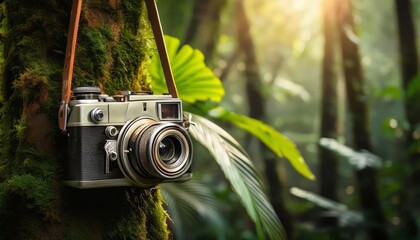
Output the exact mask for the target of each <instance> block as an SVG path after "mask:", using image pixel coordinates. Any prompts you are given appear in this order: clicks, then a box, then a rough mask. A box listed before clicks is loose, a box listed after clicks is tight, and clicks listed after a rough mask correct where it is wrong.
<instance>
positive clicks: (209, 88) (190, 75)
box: [149, 36, 225, 103]
mask: <svg viewBox="0 0 420 240" xmlns="http://www.w3.org/2000/svg"><path fill="white" fill-rule="evenodd" d="M165 41H166V45H167V49H168V55H169V60H170V62H171V66H172V71H173V74H174V78H175V82H176V85H177V88H178V91H179V96H180V98H181V99H182V100H183V101H186V102H189V103H194V102H196V101H207V100H211V101H213V102H220V101H221V100H222V97H223V95H224V93H225V92H224V89H223V86H222V83H221V81H220V80H219V79H218V78H217V77H216V76H215V75H214V73H213V72H212V71H211V70H210V69H209V68H208V67H207V66H206V65H205V63H204V55H203V54H202V53H201V52H200V51H199V50H197V49H193V48H192V47H190V46H188V45H184V46H182V47H180V44H181V43H180V41H179V40H178V39H176V38H174V37H170V36H165ZM149 72H150V75H151V77H152V81H153V84H152V85H153V91H154V92H156V93H167V92H168V90H167V88H166V83H165V77H164V75H163V71H162V67H161V65H160V60H159V57H158V55H155V56H153V58H152V63H151V65H150V68H149Z"/></svg>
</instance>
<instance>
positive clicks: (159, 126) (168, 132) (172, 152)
mask: <svg viewBox="0 0 420 240" xmlns="http://www.w3.org/2000/svg"><path fill="white" fill-rule="evenodd" d="M117 142H118V152H119V155H120V157H119V161H118V163H119V166H120V168H121V171H122V172H123V174H124V175H125V176H126V177H129V178H130V179H131V180H133V182H135V183H136V184H137V185H140V186H150V185H155V184H157V183H159V182H162V181H165V180H174V179H177V178H179V177H181V176H182V175H184V174H185V173H186V172H187V171H188V170H189V169H190V166H191V161H192V160H191V159H192V143H191V138H190V136H189V135H188V133H187V132H186V131H185V130H184V128H183V127H182V126H180V125H178V124H175V123H167V122H157V121H155V120H153V119H151V118H145V117H143V118H137V119H134V120H132V121H131V122H129V123H127V124H126V125H125V126H124V127H123V129H121V134H120V135H119V137H118V140H117Z"/></svg>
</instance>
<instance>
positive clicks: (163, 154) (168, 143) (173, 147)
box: [159, 136, 182, 164]
mask: <svg viewBox="0 0 420 240" xmlns="http://www.w3.org/2000/svg"><path fill="white" fill-rule="evenodd" d="M181 150H182V149H181V143H180V142H179V140H178V139H177V138H176V137H174V136H170V137H166V138H164V139H163V140H162V141H161V142H160V143H159V158H160V159H162V161H163V162H164V163H166V164H170V163H171V162H173V161H174V160H176V159H177V158H179V156H180V155H181Z"/></svg>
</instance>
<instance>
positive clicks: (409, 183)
mask: <svg viewBox="0 0 420 240" xmlns="http://www.w3.org/2000/svg"><path fill="white" fill-rule="evenodd" d="M395 6H396V16H397V24H398V33H399V34H398V37H399V47H400V59H401V60H400V62H401V63H400V64H401V73H402V85H403V88H404V90H405V99H404V104H405V115H406V119H407V122H408V123H409V129H408V131H407V132H406V136H405V141H406V149H407V152H408V156H407V157H408V162H407V164H408V165H410V166H411V167H410V169H412V172H410V173H409V174H408V179H407V180H406V186H405V188H406V189H405V190H404V193H403V196H402V200H403V201H404V204H403V206H402V208H403V209H402V221H403V224H404V225H405V227H406V231H407V234H408V238H410V239H414V238H418V237H419V232H418V224H417V223H416V220H415V213H414V214H413V210H414V209H417V210H419V208H418V204H417V200H418V197H419V195H420V194H419V191H418V189H419V188H418V180H419V179H420V165H419V163H418V162H419V160H420V137H419V136H418V135H419V130H418V125H419V123H420V114H419V112H420V105H419V102H420V87H418V86H417V87H416V86H415V84H416V82H418V81H419V80H420V79H419V71H418V57H417V54H418V51H417V46H416V33H415V27H414V21H413V17H412V13H411V9H412V6H411V1H409V0H396V1H395Z"/></svg>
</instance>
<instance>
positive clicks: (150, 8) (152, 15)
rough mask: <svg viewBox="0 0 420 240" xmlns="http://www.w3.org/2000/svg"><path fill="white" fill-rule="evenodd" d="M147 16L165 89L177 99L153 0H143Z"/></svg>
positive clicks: (176, 91)
mask: <svg viewBox="0 0 420 240" xmlns="http://www.w3.org/2000/svg"><path fill="white" fill-rule="evenodd" d="M145 1H146V8H147V14H148V15H149V21H150V24H151V25H152V31H153V35H154V37H155V42H156V46H157V49H158V52H159V57H160V63H161V64H162V68H163V73H164V75H165V80H166V87H167V88H168V91H169V94H170V95H172V97H174V98H178V90H177V89H176V85H175V80H174V76H173V74H172V69H171V63H170V61H169V57H168V50H167V49H166V44H165V39H164V35H163V30H162V25H161V23H160V18H159V12H158V9H157V5H156V1H155V0H145Z"/></svg>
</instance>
